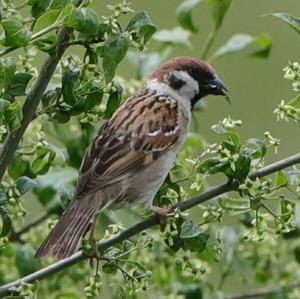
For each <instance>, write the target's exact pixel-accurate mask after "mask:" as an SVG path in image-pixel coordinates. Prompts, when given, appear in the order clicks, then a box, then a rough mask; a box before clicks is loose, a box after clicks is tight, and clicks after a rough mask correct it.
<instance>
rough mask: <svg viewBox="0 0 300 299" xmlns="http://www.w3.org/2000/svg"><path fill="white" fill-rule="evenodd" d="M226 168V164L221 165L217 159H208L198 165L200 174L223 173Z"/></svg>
mask: <svg viewBox="0 0 300 299" xmlns="http://www.w3.org/2000/svg"><path fill="white" fill-rule="evenodd" d="M227 167H228V164H227V163H221V162H220V161H219V159H217V158H208V159H206V160H204V161H202V162H201V163H200V165H199V171H200V172H201V173H206V172H208V173H210V174H215V173H218V172H222V171H224V170H225V169H226V168H227Z"/></svg>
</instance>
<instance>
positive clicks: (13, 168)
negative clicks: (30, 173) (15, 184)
mask: <svg viewBox="0 0 300 299" xmlns="http://www.w3.org/2000/svg"><path fill="white" fill-rule="evenodd" d="M28 165H29V161H27V160H25V159H24V158H23V157H22V155H20V154H15V155H14V157H13V160H12V161H11V163H10V164H9V167H8V174H9V175H10V176H11V177H12V178H13V179H17V178H18V177H19V176H21V175H24V173H25V171H26V169H27V167H28Z"/></svg>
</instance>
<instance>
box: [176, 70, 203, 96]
mask: <svg viewBox="0 0 300 299" xmlns="http://www.w3.org/2000/svg"><path fill="white" fill-rule="evenodd" d="M172 75H173V76H175V77H176V78H178V80H181V81H183V82H185V84H183V85H182V86H181V87H180V88H179V89H177V92H178V93H179V94H180V95H181V96H183V97H186V98H188V99H190V100H191V99H193V98H194V96H195V95H196V94H198V93H199V84H198V82H197V81H196V80H195V79H194V78H193V77H192V76H191V75H190V74H189V73H188V72H186V71H173V72H172Z"/></svg>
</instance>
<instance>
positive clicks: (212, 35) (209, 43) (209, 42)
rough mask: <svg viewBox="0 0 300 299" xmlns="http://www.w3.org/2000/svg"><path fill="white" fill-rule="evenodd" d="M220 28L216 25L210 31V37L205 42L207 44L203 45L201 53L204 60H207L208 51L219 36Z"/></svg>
mask: <svg viewBox="0 0 300 299" xmlns="http://www.w3.org/2000/svg"><path fill="white" fill-rule="evenodd" d="M219 28H220V27H214V29H213V30H212V31H211V32H210V34H209V35H208V38H207V40H206V42H205V45H204V47H203V50H202V54H201V58H202V59H203V60H205V59H206V58H207V56H208V53H209V51H210V49H211V47H212V45H213V43H214V41H215V39H216V37H217V34H218V32H219Z"/></svg>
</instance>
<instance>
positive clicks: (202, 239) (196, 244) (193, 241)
mask: <svg viewBox="0 0 300 299" xmlns="http://www.w3.org/2000/svg"><path fill="white" fill-rule="evenodd" d="M208 239H209V235H208V234H207V233H202V234H199V235H198V236H197V237H194V238H188V239H183V241H184V248H185V249H186V250H191V251H196V252H202V251H203V250H205V248H206V244H207V240H208Z"/></svg>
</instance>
